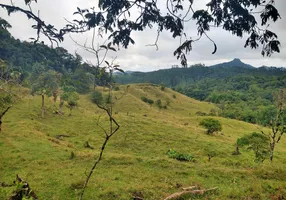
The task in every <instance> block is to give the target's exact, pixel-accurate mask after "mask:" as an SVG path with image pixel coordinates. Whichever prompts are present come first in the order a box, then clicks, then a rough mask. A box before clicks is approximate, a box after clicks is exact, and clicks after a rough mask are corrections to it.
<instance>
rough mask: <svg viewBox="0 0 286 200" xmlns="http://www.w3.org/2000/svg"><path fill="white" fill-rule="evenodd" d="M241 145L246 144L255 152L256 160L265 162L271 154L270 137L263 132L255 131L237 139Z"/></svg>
mask: <svg viewBox="0 0 286 200" xmlns="http://www.w3.org/2000/svg"><path fill="white" fill-rule="evenodd" d="M237 145H238V146H239V147H244V146H246V147H247V149H248V150H252V151H253V152H254V154H255V162H263V161H264V160H265V159H266V158H267V157H268V156H269V138H268V137H267V136H265V135H263V134H261V133H256V132H253V133H251V134H247V135H244V136H243V137H241V138H238V139H237Z"/></svg>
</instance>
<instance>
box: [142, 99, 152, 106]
mask: <svg viewBox="0 0 286 200" xmlns="http://www.w3.org/2000/svg"><path fill="white" fill-rule="evenodd" d="M141 100H142V101H144V102H145V103H148V104H150V105H152V104H154V101H153V100H152V99H148V98H147V97H141Z"/></svg>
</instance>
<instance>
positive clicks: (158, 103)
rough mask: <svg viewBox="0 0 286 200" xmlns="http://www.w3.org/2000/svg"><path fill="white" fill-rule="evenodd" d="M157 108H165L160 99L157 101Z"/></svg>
mask: <svg viewBox="0 0 286 200" xmlns="http://www.w3.org/2000/svg"><path fill="white" fill-rule="evenodd" d="M156 106H158V108H160V109H161V108H162V107H163V106H162V101H161V100H160V99H158V100H157V101H156Z"/></svg>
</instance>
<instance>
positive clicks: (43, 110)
mask: <svg viewBox="0 0 286 200" xmlns="http://www.w3.org/2000/svg"><path fill="white" fill-rule="evenodd" d="M44 117H45V95H44V94H42V118H44Z"/></svg>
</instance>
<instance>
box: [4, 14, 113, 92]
mask: <svg viewBox="0 0 286 200" xmlns="http://www.w3.org/2000/svg"><path fill="white" fill-rule="evenodd" d="M10 27H11V26H10V24H9V23H8V22H7V21H5V20H1V18H0V61H1V62H5V66H6V67H5V70H6V72H7V71H10V72H9V73H11V70H12V71H14V72H15V71H16V72H18V73H20V74H21V78H20V79H21V81H22V82H25V81H27V80H28V78H29V77H30V75H31V73H33V70H35V68H36V67H34V66H35V65H41V66H43V67H44V69H45V71H48V70H53V71H55V72H56V73H57V74H58V75H59V76H60V77H61V81H60V82H61V83H60V84H61V85H71V86H73V87H75V88H76V90H77V92H79V93H86V92H88V90H89V86H90V85H104V84H105V82H106V79H108V78H109V77H107V74H105V73H104V72H103V71H102V70H100V68H99V67H95V66H92V65H91V64H87V63H85V62H84V61H83V59H82V57H81V56H80V55H79V54H77V53H75V55H72V54H71V53H69V52H68V51H67V50H66V49H64V48H62V47H56V48H51V47H49V46H47V45H45V44H44V43H34V42H27V41H20V40H19V39H15V38H14V37H13V36H12V35H11V34H10V32H9V31H8V29H9V28H10ZM1 70H2V71H3V70H4V68H3V69H2V68H1ZM6 72H5V73H6ZM1 73H2V72H1ZM3 73H4V72H3ZM3 73H2V74H3ZM100 73H101V74H102V75H101V76H100V77H99V76H98V75H99V74H100ZM95 77H97V78H95Z"/></svg>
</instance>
